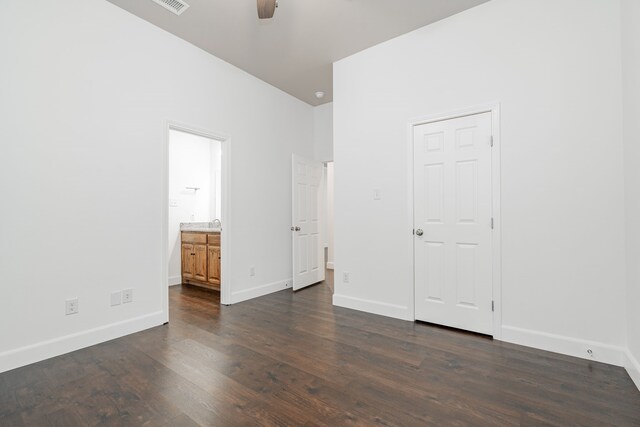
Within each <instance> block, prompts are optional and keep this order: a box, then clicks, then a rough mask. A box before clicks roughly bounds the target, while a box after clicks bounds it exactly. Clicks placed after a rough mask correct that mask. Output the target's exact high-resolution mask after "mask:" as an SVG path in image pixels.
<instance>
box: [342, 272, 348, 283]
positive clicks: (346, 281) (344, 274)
mask: <svg viewBox="0 0 640 427" xmlns="http://www.w3.org/2000/svg"><path fill="white" fill-rule="evenodd" d="M342 282H343V283H349V273H342Z"/></svg>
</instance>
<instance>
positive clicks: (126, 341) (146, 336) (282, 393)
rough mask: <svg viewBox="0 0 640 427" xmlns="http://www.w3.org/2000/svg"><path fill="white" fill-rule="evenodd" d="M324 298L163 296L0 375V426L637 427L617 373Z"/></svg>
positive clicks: (628, 386) (634, 393)
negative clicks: (164, 306)
mask: <svg viewBox="0 0 640 427" xmlns="http://www.w3.org/2000/svg"><path fill="white" fill-rule="evenodd" d="M331 298H332V291H331V289H330V288H329V287H328V286H327V285H326V284H321V285H316V286H313V287H310V288H307V289H304V290H302V291H299V292H296V293H293V292H291V291H290V290H287V291H282V292H277V293H275V294H271V295H267V296H265V297H262V298H258V299H255V300H251V301H247V302H244V303H240V304H236V305H233V306H221V305H220V304H219V293H217V292H212V291H208V290H201V289H199V288H195V287H189V286H184V287H181V286H177V287H172V288H170V291H169V300H170V319H171V322H170V324H169V325H166V326H161V327H156V328H152V329H149V330H145V331H142V332H140V333H137V334H133V335H129V336H127V337H123V338H120V339H117V340H113V341H109V342H107V343H103V344H100V345H97V346H93V347H90V348H86V349H83V350H80V351H77V352H73V353H70V354H67V355H63V356H60V357H57V358H53V359H50V360H46V361H43V362H40V363H37V364H34V365H30V366H27V367H24V368H20V369H16V370H13V371H10V372H6V373H3V374H0V425H2V426H5V425H7V426H12V425H15V426H23V425H26V426H32V425H35V426H39V425H59V426H75V425H79V426H85V425H88V426H94V425H96V426H97V425H132V426H133V425H135V426H163V425H164V426H195V425H204V426H209V425H210V426H235V425H240V426H245V425H246V426H249V425H251V426H253V425H263V426H287V425H291V426H370V425H390V426H425V425H437V426H441V425H460V426H467V425H468V426H484V425H486V426H493V425H500V426H509V425H514V426H516V425H517V426H544V425H549V426H570V425H580V426H592V425H593V426H602V425H612V426H613V425H614V426H640V392H639V391H638V390H637V388H636V387H635V385H634V384H633V382H632V381H631V379H630V378H629V376H628V375H627V374H626V372H625V371H624V370H623V369H622V368H618V367H614V366H610V365H606V364H602V363H597V362H592V361H589V360H584V359H577V358H572V357H568V356H564V355H559V354H555V353H549V352H544V351H539V350H535V349H531V348H527V347H521V346H517V345H513V344H508V343H502V342H498V341H493V340H491V339H490V338H487V337H483V336H478V335H474V334H469V333H465V332H460V331H455V330H451V329H448V328H442V327H438V326H434V325H428V324H422V323H412V322H404V321H400V320H397V319H391V318H385V317H380V316H375V315H371V314H369V313H362V312H356V311H352V310H348V309H344V308H340V307H334V306H333V305H332V304H331Z"/></svg>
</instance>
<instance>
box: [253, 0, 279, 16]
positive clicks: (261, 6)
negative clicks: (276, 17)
mask: <svg viewBox="0 0 640 427" xmlns="http://www.w3.org/2000/svg"><path fill="white" fill-rule="evenodd" d="M257 1H258V18H260V19H270V18H273V14H274V12H275V11H276V7H278V0H257Z"/></svg>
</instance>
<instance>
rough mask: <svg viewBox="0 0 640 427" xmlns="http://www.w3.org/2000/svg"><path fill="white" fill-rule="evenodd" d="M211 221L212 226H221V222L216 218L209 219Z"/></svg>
mask: <svg viewBox="0 0 640 427" xmlns="http://www.w3.org/2000/svg"><path fill="white" fill-rule="evenodd" d="M211 222H212V223H213V228H222V223H221V222H220V220H219V219H218V218H216V219H214V220H213V221H211Z"/></svg>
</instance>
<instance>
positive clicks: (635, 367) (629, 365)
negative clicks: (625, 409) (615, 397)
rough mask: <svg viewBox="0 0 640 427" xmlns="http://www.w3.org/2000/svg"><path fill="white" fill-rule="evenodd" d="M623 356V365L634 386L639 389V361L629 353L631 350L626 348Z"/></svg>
mask: <svg viewBox="0 0 640 427" xmlns="http://www.w3.org/2000/svg"><path fill="white" fill-rule="evenodd" d="M624 356H625V357H624V359H625V360H624V367H625V369H626V370H627V372H628V373H629V376H630V377H631V379H632V380H633V382H634V383H635V384H636V387H638V390H640V362H638V359H636V358H635V357H634V356H633V354H631V350H629V349H627V351H626V352H625V354H624Z"/></svg>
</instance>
